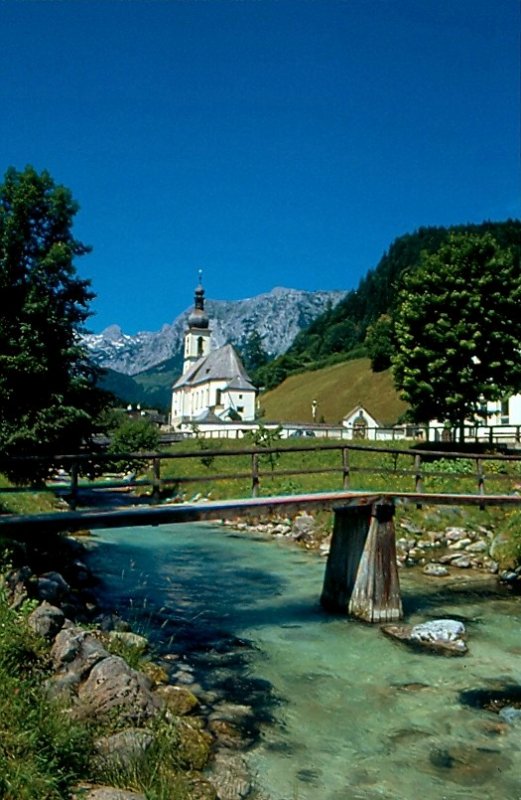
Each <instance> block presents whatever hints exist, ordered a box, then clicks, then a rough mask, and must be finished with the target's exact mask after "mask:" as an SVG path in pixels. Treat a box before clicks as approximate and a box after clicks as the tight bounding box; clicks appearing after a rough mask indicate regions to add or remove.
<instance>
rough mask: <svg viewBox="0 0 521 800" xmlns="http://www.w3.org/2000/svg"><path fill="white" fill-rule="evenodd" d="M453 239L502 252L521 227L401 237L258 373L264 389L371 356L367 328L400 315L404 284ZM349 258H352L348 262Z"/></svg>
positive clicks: (427, 231)
mask: <svg viewBox="0 0 521 800" xmlns="http://www.w3.org/2000/svg"><path fill="white" fill-rule="evenodd" d="M452 233H457V234H466V233H468V234H476V235H478V234H479V235H480V234H484V233H491V234H492V235H493V236H494V238H495V239H496V241H497V242H498V244H499V245H500V246H501V247H511V246H514V247H515V246H516V244H517V247H518V248H519V242H520V241H521V222H519V221H518V220H507V221H506V222H484V223H482V224H480V225H462V226H455V227H451V228H443V227H424V228H419V229H418V230H417V231H415V232H414V233H407V234H405V235H403V236H399V237H398V238H397V239H395V240H394V242H392V244H391V246H390V247H389V249H388V251H387V252H385V253H384V254H383V256H382V258H381V259H380V261H379V262H378V264H377V266H376V267H375V268H374V269H371V270H369V272H368V273H367V274H366V275H365V276H364V277H363V278H362V279H361V281H360V282H359V284H358V286H357V288H356V289H355V290H351V291H350V292H348V293H347V294H346V296H345V297H344V298H343V300H341V301H340V302H339V303H338V304H337V305H336V306H335V307H334V308H332V307H331V306H330V307H329V308H327V309H326V311H324V313H323V314H321V315H320V316H319V317H317V318H316V319H315V320H314V321H313V322H312V323H311V325H310V326H309V327H308V328H306V329H305V330H303V331H301V332H300V333H299V334H298V335H297V336H296V337H295V340H294V342H293V344H292V345H291V347H290V348H289V350H287V352H286V353H284V354H283V355H282V356H279V357H278V358H275V359H274V360H273V361H272V362H271V363H270V364H268V365H266V366H265V367H263V368H262V370H260V377H261V378H262V380H261V381H260V383H261V384H262V385H264V386H265V387H266V388H268V389H269V388H273V387H274V386H277V385H278V384H279V383H281V382H282V381H283V380H284V379H285V378H286V377H287V376H288V375H291V374H293V373H295V372H305V371H307V370H310V369H318V368H320V367H323V366H326V365H327V364H333V363H337V362H338V361H339V360H342V361H345V360H348V359H351V358H359V357H360V356H362V355H367V350H366V341H365V340H366V336H367V332H368V328H369V326H371V325H374V324H375V323H376V322H377V320H378V319H379V318H380V317H381V316H382V315H384V314H385V315H388V316H390V317H391V319H392V318H393V316H394V313H395V309H396V297H397V291H398V287H399V284H400V278H401V275H402V274H403V272H404V271H406V270H410V269H411V268H413V267H416V266H418V264H419V263H420V260H421V258H422V253H436V252H437V251H438V250H439V248H440V247H441V245H442V244H443V243H444V242H446V241H447V239H448V237H449V236H450V235H451V234H452ZM346 257H348V254H347V256H346Z"/></svg>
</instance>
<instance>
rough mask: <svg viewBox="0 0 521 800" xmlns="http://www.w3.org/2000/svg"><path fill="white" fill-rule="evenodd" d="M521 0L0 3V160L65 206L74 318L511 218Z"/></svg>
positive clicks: (251, 289)
mask: <svg viewBox="0 0 521 800" xmlns="http://www.w3.org/2000/svg"><path fill="white" fill-rule="evenodd" d="M519 31H520V10H519V3H518V0H309V1H308V0H148V1H147V2H145V1H143V0H98V1H97V0H61V2H60V1H58V0H33V1H31V0H22V1H20V0H0V107H1V109H2V118H3V119H2V124H1V126H0V172H1V173H2V174H3V173H4V172H5V169H6V168H7V167H8V166H10V165H13V166H15V167H17V168H20V169H21V168H23V167H24V166H25V164H33V165H34V166H35V167H36V168H37V169H48V170H49V171H50V172H51V174H52V175H53V177H54V179H55V180H56V181H57V182H59V183H63V184H65V185H66V186H68V187H69V188H71V190H72V192H73V194H74V197H75V198H76V199H77V200H78V202H79V204H80V206H81V210H80V212H79V214H78V216H77V218H76V224H75V233H76V235H77V236H78V237H79V238H80V239H82V240H83V241H84V242H86V243H89V244H91V245H92V247H93V252H92V254H90V255H88V256H85V257H84V258H82V259H81V260H79V261H78V262H77V269H78V272H79V273H80V274H81V276H82V277H88V278H90V279H91V280H92V285H93V289H94V291H95V292H96V293H97V299H96V300H95V301H94V303H93V311H95V315H94V316H93V317H92V318H91V320H90V328H91V329H92V330H94V331H99V330H101V329H102V328H103V327H105V326H106V325H108V324H110V323H118V324H120V325H121V326H122V327H123V329H124V330H125V331H126V332H128V333H134V332H136V331H138V330H157V329H159V328H160V327H161V325H162V324H163V323H165V322H171V321H172V320H173V319H174V318H175V317H176V316H177V314H178V313H179V312H180V311H181V310H183V309H184V308H186V307H187V306H189V305H190V303H191V300H192V295H193V288H194V284H195V282H196V279H197V270H198V269H199V268H202V269H203V271H204V283H205V286H206V291H207V296H209V297H212V298H218V299H239V298H242V297H250V296H252V295H255V294H258V293H260V292H264V291H269V290H270V289H271V288H272V287H273V286H288V287H294V288H301V289H309V290H313V289H337V288H339V289H349V288H353V287H355V286H356V285H357V283H358V280H359V279H360V277H361V276H362V275H364V274H365V273H366V272H367V270H368V269H370V268H372V267H374V266H375V265H376V264H377V262H378V260H379V258H380V257H381V255H382V254H383V252H384V251H385V250H386V249H387V248H388V246H389V245H390V243H391V242H392V240H393V239H394V238H395V237H396V236H398V235H400V234H403V233H406V232H411V231H413V230H415V229H416V228H417V227H419V226H420V225H449V224H457V223H464V222H481V221H482V220H484V219H493V220H502V219H506V218H507V217H517V216H520V215H521V204H520V164H519V151H520V132H519V119H520V113H519V105H520V99H519V95H520V88H519V82H520V78H519V75H520V54H519Z"/></svg>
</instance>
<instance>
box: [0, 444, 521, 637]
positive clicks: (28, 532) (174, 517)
mask: <svg viewBox="0 0 521 800" xmlns="http://www.w3.org/2000/svg"><path fill="white" fill-rule="evenodd" d="M324 449H333V450H339V451H340V452H341V454H342V463H341V467H340V471H341V472H342V475H343V484H344V488H343V489H342V490H341V491H335V492H319V493H311V494H293V495H277V496H271V497H270V496H268V497H259V496H258V489H259V484H260V479H261V477H262V473H261V471H260V470H259V458H260V456H261V455H266V453H267V452H270V451H271V452H279V450H280V449H279V448H276V447H275V448H250V449H246V450H244V449H241V450H234V451H227V452H226V453H223V451H221V450H219V451H215V452H214V453H212V451H208V450H206V451H205V452H204V454H203V455H204V456H209V455H216V456H217V455H218V456H219V457H222V456H223V455H226V456H231V457H233V456H235V455H239V454H240V455H241V456H244V455H245V453H246V454H250V455H251V456H252V473H251V477H252V494H253V495H254V496H253V497H250V498H243V499H234V500H225V501H218V502H209V501H203V502H197V503H194V502H192V503H175V502H169V503H166V504H162V505H158V504H154V503H153V504H150V505H144V506H143V505H141V506H130V507H121V506H120V507H115V508H114V507H112V508H98V509H95V508H94V509H93V508H84V509H82V510H76V509H75V508H73V510H70V511H63V512H58V513H52V514H33V515H19V514H18V515H13V514H3V515H2V514H0V535H1V534H3V535H13V536H14V535H17V536H20V535H23V536H34V535H36V536H41V535H45V534H49V533H59V532H64V531H69V532H74V531H78V530H82V529H100V528H113V527H129V526H133V525H161V524H165V523H180V522H181V523H186V522H194V521H202V520H225V519H236V518H237V517H245V516H251V515H256V516H259V515H262V516H263V517H266V516H271V515H278V514H281V513H283V514H285V515H291V514H295V513H297V512H298V511H301V510H302V509H309V510H318V509H326V510H331V511H332V512H333V513H334V517H335V519H334V527H333V536H332V541H331V548H330V553H329V556H328V560H327V565H326V572H325V578H324V586H323V590H322V595H321V603H322V605H323V606H324V607H325V608H326V609H328V610H330V611H342V612H344V613H346V612H347V613H349V614H351V615H352V616H355V617H357V618H359V619H362V620H364V621H367V622H390V621H394V620H398V619H400V618H401V617H402V603H401V597H400V586H399V578H398V570H397V565H396V548H395V532H394V522H393V517H394V510H395V503H396V502H397V501H398V502H410V503H414V504H416V505H418V506H419V505H421V504H442V505H477V506H480V507H483V506H484V505H485V504H486V505H502V506H505V505H508V506H512V507H516V506H517V507H518V506H521V496H520V495H518V494H516V493H513V494H485V492H484V485H485V479H486V475H485V470H484V468H483V464H484V463H486V461H487V459H490V460H494V461H495V462H496V461H498V460H499V461H516V460H517V461H521V457H520V456H498V455H483V454H479V455H471V454H468V453H452V454H447V453H445V452H443V453H441V452H440V453H433V452H432V451H424V452H418V451H414V450H400V451H396V450H383V449H382V448H371V447H363V446H360V445H357V446H352V445H350V446H349V447H347V446H346V445H345V444H342V445H331V444H327V445H314V446H313V447H309V446H306V447H302V446H293V447H291V448H289V447H285V448H284V452H288V451H291V452H295V451H297V452H298V451H306V452H309V451H310V450H317V451H318V450H324ZM360 449H363V450H368V451H376V452H378V453H380V454H382V453H389V452H390V453H393V454H396V453H401V454H406V455H407V456H409V457H412V458H413V459H414V467H413V469H411V470H400V471H399V472H400V474H405V475H412V476H413V478H414V483H415V489H417V491H412V492H398V491H393V492H378V491H377V492H375V491H360V490H359V491H353V490H350V489H349V488H346V483H347V484H349V480H350V475H351V472H352V470H351V469H350V467H349V452H347V453H346V451H349V450H360ZM201 455H202V454H201V452H200V451H198V452H196V453H194V452H191V453H182V454H177V455H176V454H157V453H154V454H142V453H141V454H125V455H124V456H123V455H121V454H120V455H118V456H111V459H114V458H117V459H121V458H123V457H127V458H130V457H133V458H134V459H140V460H143V459H144V460H147V461H151V462H152V464H153V478H152V479H151V480H140V481H136V480H134V481H130V482H129V481H125V482H122V481H119V482H113V483H110V484H108V485H107V483H105V484H102V485H100V484H99V483H92V484H87V485H86V486H83V489H84V490H85V489H86V488H87V487H88V488H89V489H90V490H93V491H104V492H106V491H107V489H108V490H110V489H114V488H122V487H125V488H128V487H129V485H130V486H136V485H139V486H142V485H143V484H147V485H149V486H151V487H152V494H151V500H152V501H154V500H157V495H158V489H159V488H160V485H159V483H160V481H161V478H160V475H159V464H160V460H162V459H165V458H176V457H177V458H188V457H192V458H193V457H198V458H200V457H201ZM449 455H450V456H451V457H452V458H453V459H455V460H457V459H458V458H465V459H470V460H474V461H475V462H476V471H475V477H476V481H477V483H476V492H475V493H436V492H425V491H423V490H422V489H423V477H424V475H423V474H422V472H421V459H422V456H423V457H424V458H427V457H429V458H432V457H436V456H439V457H443V458H447V457H448V456H449ZM87 458H89V459H90V460H91V461H92V458H93V456H92V455H90V456H86V455H81V456H60V457H59V459H57V460H58V461H59V463H60V464H64V463H66V464H67V463H68V464H69V465H70V467H71V470H70V471H71V486H70V496H71V498H72V505H73V506H75V505H76V503H77V500H78V492H79V486H78V473H79V470H80V466H81V462H82V460H86V459H87ZM96 458H97V459H98V460H99V459H100V458H101V459H102V460H103V458H105V456H100V455H99V454H97V455H96ZM107 459H108V457H107ZM1 466H2V464H0V468H1ZM324 471H339V470H338V468H322V469H320V470H316V472H324ZM366 471H368V470H366ZM284 472H285V474H292V475H296V474H309V473H313V472H314V470H289V471H288V470H286V471H284ZM378 472H379V474H381V473H386V472H393V473H394V474H396V470H386V469H382V468H379V469H378ZM436 474H437V473H436V472H431V475H436ZM443 474H444V473H443ZM158 476H159V477H158ZM213 477H214V479H215V480H216V479H217V478H219V477H222V476H213ZM231 477H235V478H237V477H244V473H235V474H234V475H232V476H231ZM467 477H468V476H467ZM504 477H506V476H504V475H495V478H499V479H502V478H504ZM226 478H230V474H229V473H226ZM183 480H185V481H186V482H188V481H189V480H197V476H194V478H192V479H191V478H188V477H187V478H184V479H183ZM207 480H208V479H207ZM510 480H511V481H512V476H510ZM175 481H176V483H179V479H175ZM418 489H419V491H418ZM7 491H9V492H10V491H19V488H18V487H14V488H13V487H9V488H8V489H7ZM0 492H1V490H0Z"/></svg>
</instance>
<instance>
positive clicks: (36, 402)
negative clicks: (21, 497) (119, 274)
mask: <svg viewBox="0 0 521 800" xmlns="http://www.w3.org/2000/svg"><path fill="white" fill-rule="evenodd" d="M77 210H78V206H77V204H76V203H75V201H74V200H73V198H72V196H71V193H70V191H69V190H68V189H66V188H65V187H63V186H59V185H57V184H55V183H54V181H53V180H52V178H51V176H50V175H49V174H48V173H47V172H42V173H40V174H38V173H37V172H36V171H35V170H34V169H33V168H32V167H26V169H25V170H24V171H23V172H18V171H16V170H15V169H13V168H11V169H9V170H8V171H7V173H6V175H5V179H4V182H3V184H1V185H0V453H1V454H3V455H8V456H15V455H16V456H18V455H24V454H28V453H30V454H42V455H43V454H48V453H59V452H62V453H63V452H71V451H74V450H76V449H77V448H78V447H79V445H80V444H81V443H82V442H83V441H84V440H85V439H86V438H88V437H89V435H90V434H91V432H92V430H93V424H94V419H95V417H96V415H97V414H98V412H99V410H100V408H101V406H102V405H103V404H104V402H105V397H104V396H103V394H102V393H101V392H100V391H99V390H98V389H97V388H96V379H97V374H96V371H95V370H94V369H93V367H92V366H91V364H89V362H88V360H87V358H86V355H85V352H84V350H83V349H82V347H81V346H80V344H79V340H78V334H79V333H80V332H81V331H82V330H83V324H84V322H85V320H86V318H87V317H88V315H89V310H88V306H89V302H90V301H91V300H92V298H93V294H92V292H91V291H90V288H89V282H88V281H86V280H81V279H80V278H78V277H77V275H76V271H75V267H74V263H73V262H74V259H75V258H76V257H79V256H82V255H84V254H85V253H87V252H88V251H89V248H88V247H86V246H85V245H84V244H82V243H81V242H79V241H78V240H76V239H75V238H74V236H73V235H72V222H73V218H74V216H75V214H76V212H77ZM37 472H38V471H37V470H34V471H32V472H31V475H30V476H28V475H24V474H23V470H22V471H20V473H19V476H20V477H24V478H27V477H33V478H35V477H37Z"/></svg>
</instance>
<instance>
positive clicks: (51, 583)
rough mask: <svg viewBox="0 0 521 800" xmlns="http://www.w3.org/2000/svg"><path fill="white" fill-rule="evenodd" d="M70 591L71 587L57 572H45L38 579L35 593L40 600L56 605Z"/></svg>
mask: <svg viewBox="0 0 521 800" xmlns="http://www.w3.org/2000/svg"><path fill="white" fill-rule="evenodd" d="M70 591H71V587H70V586H69V584H68V583H67V581H66V580H65V578H64V577H63V575H61V573H59V572H46V573H44V574H43V575H40V577H39V578H38V581H37V593H38V597H40V598H41V599H42V600H48V601H49V602H50V603H57V602H59V601H60V600H61V599H62V598H64V597H66V595H68V594H69V593H70Z"/></svg>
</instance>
